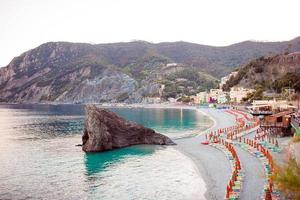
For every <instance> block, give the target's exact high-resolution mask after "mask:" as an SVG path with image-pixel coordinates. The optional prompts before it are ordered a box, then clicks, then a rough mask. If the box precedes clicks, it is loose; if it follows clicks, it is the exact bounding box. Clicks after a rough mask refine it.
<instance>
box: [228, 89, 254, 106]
mask: <svg viewBox="0 0 300 200" xmlns="http://www.w3.org/2000/svg"><path fill="white" fill-rule="evenodd" d="M254 91H255V90H253V89H248V88H243V87H232V88H230V92H229V96H230V101H231V102H236V103H241V101H242V99H243V98H244V97H246V96H247V94H249V93H252V92H254Z"/></svg>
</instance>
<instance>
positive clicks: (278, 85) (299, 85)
mask: <svg viewBox="0 0 300 200" xmlns="http://www.w3.org/2000/svg"><path fill="white" fill-rule="evenodd" d="M289 87H291V88H293V89H295V90H296V91H298V92H300V74H298V75H297V74H294V73H287V74H285V75H284V76H282V77H280V78H279V79H277V80H275V81H274V82H273V83H272V88H273V89H275V90H276V91H277V92H281V91H282V89H283V88H289Z"/></svg>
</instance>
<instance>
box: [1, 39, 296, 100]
mask: <svg viewBox="0 0 300 200" xmlns="http://www.w3.org/2000/svg"><path fill="white" fill-rule="evenodd" d="M299 41H300V38H296V39H294V40H291V41H288V42H269V43H261V42H250V41H248V42H242V43H238V44H234V45H230V46H227V47H212V46H205V45H198V44H192V43H187V42H172V43H158V44H153V43H148V42H143V41H137V42H129V43H114V44H97V45H91V44H83V43H68V42H50V43H45V44H43V45H41V46H39V47H37V48H35V49H32V50H29V51H27V52H25V53H23V54H22V55H20V56H18V57H15V58H14V59H13V60H12V61H11V62H10V63H9V64H8V65H7V66H6V67H3V68H0V102H1V101H4V102H29V103H33V102H62V103H66V102H67V103H74V102H83V103H89V102H128V103H133V102H141V101H142V99H143V98H144V97H153V96H157V95H158V94H159V93H160V90H159V87H160V85H161V84H165V85H166V87H165V90H166V93H165V97H166V98H167V97H173V96H174V95H177V94H181V93H182V94H187V95H189V94H194V93H196V92H199V91H201V90H205V89H209V88H212V87H215V86H216V84H217V82H216V78H215V77H217V78H219V77H221V76H223V75H225V74H227V73H228V72H230V71H231V70H232V69H233V68H234V67H236V66H239V65H241V64H243V63H246V62H247V61H248V60H249V59H253V58H257V57H259V56H262V55H266V54H271V53H281V52H283V51H285V49H286V48H287V47H288V44H292V45H291V46H290V50H292V51H296V50H298V51H300V43H299ZM168 63H177V64H178V65H176V66H168ZM190 74H192V75H190ZM178 80H180V81H178ZM182 80H184V81H182Z"/></svg>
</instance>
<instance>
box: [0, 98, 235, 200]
mask: <svg viewBox="0 0 300 200" xmlns="http://www.w3.org/2000/svg"><path fill="white" fill-rule="evenodd" d="M1 105H15V104H1ZM27 105H47V104H27ZM48 105H53V106H56V105H58V106H59V105H78V106H84V105H83V104H48ZM97 106H99V107H104V108H132V109H135V108H145V109H148V108H149V109H186V110H194V111H195V112H197V114H200V115H203V116H206V117H208V119H209V120H210V121H211V122H212V124H208V126H207V127H205V128H204V129H203V130H200V131H197V129H196V130H195V132H196V133H195V134H190V135H186V136H183V137H178V138H172V139H173V140H174V141H175V143H176V144H177V145H176V146H174V147H172V148H173V149H175V150H177V151H178V152H179V153H181V154H183V156H185V157H187V158H188V159H189V160H190V161H191V163H192V164H193V167H194V169H195V171H196V172H197V174H198V175H199V177H200V178H201V179H202V180H203V182H204V187H205V191H200V192H201V194H202V195H203V197H204V198H205V199H216V200H217V199H223V197H224V194H223V193H224V187H218V183H216V179H215V178H214V177H213V178H212V177H211V174H214V171H217V170H218V169H216V163H217V165H219V163H220V164H221V163H222V165H227V171H228V173H227V172H226V173H225V174H228V175H229V174H230V173H229V171H230V166H229V162H227V160H226V158H225V157H224V155H223V153H222V152H219V151H218V150H216V149H213V148H209V147H208V148H209V149H208V148H206V147H207V146H205V145H201V144H200V141H201V140H203V137H204V134H203V133H205V132H206V131H208V130H211V129H215V128H216V127H217V126H218V125H219V124H218V123H217V121H216V119H215V118H214V117H213V116H211V115H210V114H209V113H207V112H205V111H204V109H207V110H214V111H216V112H217V111H218V110H216V109H211V108H204V109H201V108H200V109H199V108H197V107H196V106H192V105H183V104H171V103H170V104H138V105H129V106H124V105H123V106H118V105H109V106H108V105H100V104H97ZM196 123H199V121H197V122H196ZM201 137H202V139H201ZM205 154H207V155H208V157H207V156H206V155H205ZM202 157H204V159H203V158H202ZM209 157H214V159H212V160H211V159H210V158H209ZM207 158H208V159H207ZM216 158H217V159H216ZM206 162H207V164H208V166H207V165H206V164H205V163H206ZM225 168H226V167H225ZM225 170H226V169H225ZM219 171H223V170H219ZM223 177H224V178H223V179H224V181H227V178H226V176H223ZM218 178H220V177H219V176H218ZM221 179H222V176H221ZM224 181H223V182H224ZM218 182H219V181H218ZM221 182H222V181H221ZM202 195H201V196H202Z"/></svg>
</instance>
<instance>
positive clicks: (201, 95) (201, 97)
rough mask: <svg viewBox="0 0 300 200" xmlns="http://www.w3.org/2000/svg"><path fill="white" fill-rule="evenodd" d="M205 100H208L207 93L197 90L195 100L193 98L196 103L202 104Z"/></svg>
mask: <svg viewBox="0 0 300 200" xmlns="http://www.w3.org/2000/svg"><path fill="white" fill-rule="evenodd" d="M207 102H208V93H207V92H199V93H198V94H197V95H196V100H195V103H196V104H204V103H207Z"/></svg>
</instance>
